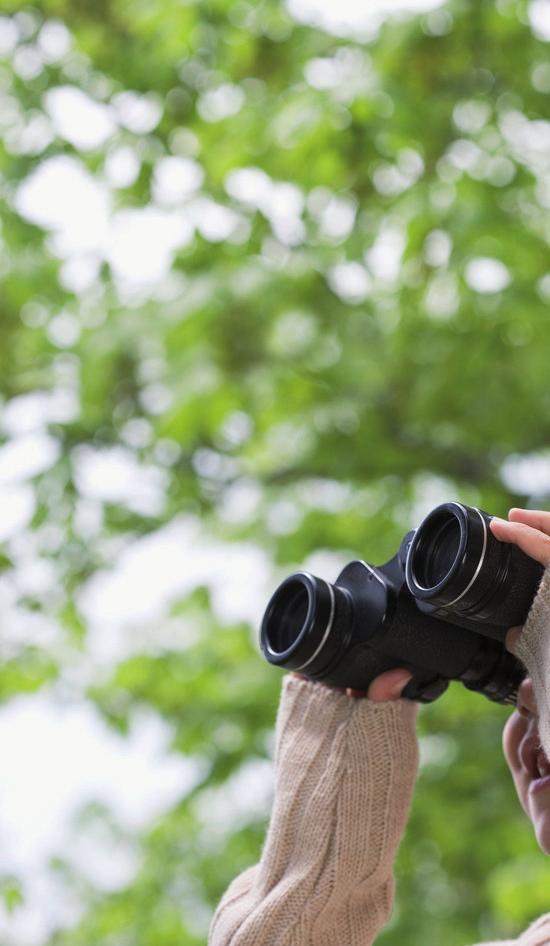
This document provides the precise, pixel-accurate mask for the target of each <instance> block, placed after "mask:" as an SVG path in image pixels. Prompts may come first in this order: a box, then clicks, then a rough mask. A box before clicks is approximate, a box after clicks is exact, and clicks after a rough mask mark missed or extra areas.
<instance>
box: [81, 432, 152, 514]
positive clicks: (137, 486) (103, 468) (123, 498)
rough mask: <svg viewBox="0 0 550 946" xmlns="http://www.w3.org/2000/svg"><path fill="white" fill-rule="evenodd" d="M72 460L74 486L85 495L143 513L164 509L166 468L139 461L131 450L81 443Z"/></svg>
mask: <svg viewBox="0 0 550 946" xmlns="http://www.w3.org/2000/svg"><path fill="white" fill-rule="evenodd" d="M72 460H73V465H74V471H75V481H76V486H77V489H78V491H79V492H80V493H81V494H82V495H83V496H85V497H87V498H88V499H99V500H102V501H106V502H111V503H119V504H121V505H124V506H127V507H128V508H129V509H132V510H133V511H134V512H137V513H140V514H142V515H151V516H158V515H160V513H161V512H162V510H163V509H164V504H165V501H166V487H167V484H168V475H167V473H166V471H165V470H162V469H160V468H159V467H154V466H144V465H143V464H140V463H139V461H138V459H137V457H136V456H135V454H134V453H132V451H131V450H128V449H126V448H125V447H111V448H109V449H103V450H97V449H94V448H93V447H90V446H81V447H77V448H76V449H75V450H74V451H73V454H72Z"/></svg>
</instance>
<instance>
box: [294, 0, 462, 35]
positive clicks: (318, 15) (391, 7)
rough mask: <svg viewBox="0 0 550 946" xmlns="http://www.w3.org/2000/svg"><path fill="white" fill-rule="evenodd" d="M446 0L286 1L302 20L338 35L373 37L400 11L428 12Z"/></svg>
mask: <svg viewBox="0 0 550 946" xmlns="http://www.w3.org/2000/svg"><path fill="white" fill-rule="evenodd" d="M443 2H444V0H370V2H369V3H364V2H363V0H287V4H286V5H287V8H288V12H289V13H290V14H291V16H293V17H294V18H295V19H296V20H298V21H299V22H300V23H311V24H312V25H314V26H320V27H321V28H322V29H325V30H326V31H327V32H329V33H336V35H337V36H349V37H351V38H352V39H371V38H374V36H376V33H377V32H378V28H379V26H380V25H381V23H383V21H384V20H386V19H388V18H389V17H391V16H395V15H399V14H409V15H414V14H417V13H427V12H428V11H430V10H435V9H437V8H438V7H440V6H443Z"/></svg>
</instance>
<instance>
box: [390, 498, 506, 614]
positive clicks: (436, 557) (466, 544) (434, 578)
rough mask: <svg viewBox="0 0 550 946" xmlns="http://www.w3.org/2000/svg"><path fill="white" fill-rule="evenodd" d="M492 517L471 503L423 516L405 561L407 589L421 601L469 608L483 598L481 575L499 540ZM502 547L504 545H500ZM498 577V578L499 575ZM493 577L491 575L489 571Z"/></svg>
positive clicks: (441, 508)
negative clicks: (489, 555) (492, 531)
mask: <svg viewBox="0 0 550 946" xmlns="http://www.w3.org/2000/svg"><path fill="white" fill-rule="evenodd" d="M489 521H490V518H489V517H488V516H486V515H484V514H483V513H482V512H481V511H480V510H479V509H476V508H475V507H469V506H463V505H462V504H461V503H443V504H442V505H441V506H438V507H437V508H436V509H434V510H433V512H432V513H430V515H428V516H426V518H425V519H424V521H423V522H422V524H421V525H420V526H419V528H418V529H417V530H416V533H415V536H414V538H413V541H412V543H411V546H410V549H409V553H408V556H407V563H406V569H405V574H406V579H407V585H408V587H409V591H410V592H411V594H413V595H415V597H416V598H418V599H420V600H421V601H427V602H429V603H431V604H435V605H439V606H441V607H450V606H451V605H456V607H457V608H458V609H459V610H463V609H464V610H469V608H470V607H471V605H472V603H473V602H475V601H477V600H478V599H479V596H480V595H479V593H480V592H481V597H485V592H486V590H487V589H486V588H481V584H480V582H479V580H478V579H479V577H480V574H481V572H482V566H483V563H484V561H485V559H486V556H487V553H488V551H489V550H491V551H493V553H494V551H495V548H498V552H499V553H500V548H499V546H500V547H502V543H497V540H496V539H495V538H494V537H493V535H492V533H491V531H490V529H489ZM504 548H506V547H504ZM498 577H500V576H498ZM491 578H492V579H493V582H492V584H493V590H494V578H495V574H494V573H492V574H491Z"/></svg>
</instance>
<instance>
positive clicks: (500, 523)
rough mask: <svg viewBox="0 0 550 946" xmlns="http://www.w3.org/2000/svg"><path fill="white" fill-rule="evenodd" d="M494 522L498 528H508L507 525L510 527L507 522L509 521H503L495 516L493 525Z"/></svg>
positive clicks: (492, 520)
mask: <svg viewBox="0 0 550 946" xmlns="http://www.w3.org/2000/svg"><path fill="white" fill-rule="evenodd" d="M493 522H496V524H497V526H499V525H500V526H507V525H508V520H507V519H501V518H500V517H499V516H493V518H492V519H491V524H492V523H493Z"/></svg>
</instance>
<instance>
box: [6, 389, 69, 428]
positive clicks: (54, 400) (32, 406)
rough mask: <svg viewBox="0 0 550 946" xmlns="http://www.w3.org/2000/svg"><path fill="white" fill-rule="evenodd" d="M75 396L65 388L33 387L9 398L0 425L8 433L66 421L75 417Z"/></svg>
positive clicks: (65, 422)
mask: <svg viewBox="0 0 550 946" xmlns="http://www.w3.org/2000/svg"><path fill="white" fill-rule="evenodd" d="M78 413H79V404H78V399H77V398H76V395H75V394H74V392H72V391H70V390H69V389H66V388H57V389H55V390H53V391H33V392H32V393H31V394H20V395H19V396H18V397H14V398H12V399H11V400H10V401H8V402H7V404H5V405H4V406H3V408H2V413H1V415H0V429H1V430H2V432H3V433H4V434H7V435H8V436H11V437H17V436H22V435H23V434H28V433H30V432H31V431H34V430H42V429H43V428H44V427H46V426H47V425H48V424H49V423H52V422H53V423H57V424H67V423H70V422H71V421H73V420H76V418H77V417H78Z"/></svg>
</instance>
